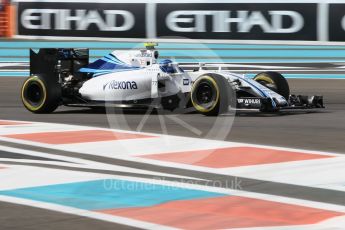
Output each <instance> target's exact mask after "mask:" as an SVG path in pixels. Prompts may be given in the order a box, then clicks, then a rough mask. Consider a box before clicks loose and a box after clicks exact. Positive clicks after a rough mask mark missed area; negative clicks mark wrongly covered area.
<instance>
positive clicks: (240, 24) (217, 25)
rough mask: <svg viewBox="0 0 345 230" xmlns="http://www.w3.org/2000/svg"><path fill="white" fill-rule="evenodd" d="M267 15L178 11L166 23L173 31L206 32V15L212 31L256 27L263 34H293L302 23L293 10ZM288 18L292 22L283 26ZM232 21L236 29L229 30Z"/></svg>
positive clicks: (239, 30)
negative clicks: (209, 20)
mask: <svg viewBox="0 0 345 230" xmlns="http://www.w3.org/2000/svg"><path fill="white" fill-rule="evenodd" d="M268 15H269V17H265V15H264V13H263V12H260V11H248V10H239V11H226V10H188V11H187V10H178V11H172V12H171V13H169V14H168V16H167V18H166V25H167V26H168V28H169V29H170V30H172V31H175V32H198V33H202V32H208V28H207V27H208V25H207V18H212V23H211V24H210V26H211V27H212V31H211V32H215V33H229V32H238V33H249V32H250V31H251V30H252V29H253V28H254V27H259V28H261V30H262V31H263V32H264V33H296V32H298V31H300V30H301V29H302V28H303V26H304V19H303V16H302V15H301V14H300V13H299V12H296V11H289V10H271V11H268ZM287 19H289V20H290V21H291V25H289V26H286V25H284V23H283V21H284V20H287ZM231 24H236V27H237V31H231Z"/></svg>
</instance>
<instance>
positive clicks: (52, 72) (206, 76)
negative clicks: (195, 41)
mask: <svg viewBox="0 0 345 230" xmlns="http://www.w3.org/2000/svg"><path fill="white" fill-rule="evenodd" d="M154 46H155V44H151V43H150V44H147V46H146V49H142V50H128V51H114V52H112V53H110V54H109V55H107V56H105V57H103V58H101V59H99V60H96V61H95V62H93V63H91V64H89V50H88V49H74V48H58V49H56V48H44V49H40V50H39V51H38V52H34V51H33V50H30V77H29V78H28V79H27V80H26V81H25V82H24V84H23V87H22V90H21V98H22V101H23V104H24V106H25V107H26V108H27V109H28V110H29V111H31V112H33V113H51V112H53V111H54V110H55V109H56V108H57V107H58V106H60V105H65V106H74V107H90V108H93V107H99V106H102V107H106V106H114V107H135V108H138V107H139V108H140V107H146V108H147V107H152V106H153V107H155V108H157V109H165V110H170V111H173V110H176V109H186V108H191V109H193V110H195V111H197V112H200V113H202V114H205V115H218V114H221V113H225V112H227V111H228V110H229V109H235V110H236V109H256V110H260V111H263V112H275V111H279V110H283V109H305V108H323V98H322V96H311V97H308V96H300V95H299V96H294V95H290V90H289V85H288V82H287V81H286V79H285V78H284V77H283V76H282V75H281V74H279V73H277V72H264V73H260V74H258V75H257V76H256V77H254V79H251V78H247V77H245V76H243V75H239V74H235V73H231V72H229V71H225V70H222V66H221V65H218V66H217V69H216V70H210V67H215V65H212V64H200V65H199V67H198V69H194V70H193V71H186V70H184V69H183V68H181V66H179V65H178V64H177V63H175V62H172V61H171V60H161V61H158V58H159V52H158V51H157V50H156V49H155V48H154Z"/></svg>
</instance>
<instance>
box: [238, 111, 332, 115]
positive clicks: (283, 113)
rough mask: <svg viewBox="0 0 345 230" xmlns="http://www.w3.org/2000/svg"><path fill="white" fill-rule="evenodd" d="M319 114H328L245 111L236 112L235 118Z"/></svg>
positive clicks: (318, 112)
mask: <svg viewBox="0 0 345 230" xmlns="http://www.w3.org/2000/svg"><path fill="white" fill-rule="evenodd" d="M320 113H330V112H329V111H315V110H314V111H311V110H307V111H306V110H301V111H280V112H274V113H273V112H272V113H268V112H247V111H237V112H236V116H238V117H282V116H298V115H306V114H320Z"/></svg>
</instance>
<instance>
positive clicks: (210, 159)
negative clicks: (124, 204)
mask: <svg viewBox="0 0 345 230" xmlns="http://www.w3.org/2000/svg"><path fill="white" fill-rule="evenodd" d="M141 157H144V158H150V159H155V160H160V161H170V162H176V163H182V164H190V165H197V166H205V167H210V168H227V167H238V166H247V165H259V164H271V163H281V162H289V161H301V160H312V159H321V158H329V157H333V156H327V155H320V154H307V153H302V152H292V151H283V150H278V149H267V148H255V147H231V148H221V149H210V150H198V151H188V152H176V153H163V154H153V155H145V156H141Z"/></svg>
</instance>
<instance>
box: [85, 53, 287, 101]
mask: <svg viewBox="0 0 345 230" xmlns="http://www.w3.org/2000/svg"><path fill="white" fill-rule="evenodd" d="M112 54H113V55H114V56H116V58H117V59H118V60H119V61H121V62H122V63H125V64H126V65H129V66H133V67H136V68H133V69H130V70H126V71H114V72H111V73H107V74H103V75H99V76H97V77H94V78H92V79H90V80H88V81H86V82H85V83H84V84H83V86H82V87H81V88H80V90H79V92H80V94H81V95H82V97H83V98H86V99H88V100H92V101H130V100H142V99H150V98H158V97H165V96H170V95H175V94H177V93H179V92H182V93H188V92H190V91H191V89H192V84H193V82H194V81H195V80H196V79H197V78H198V77H200V76H202V75H205V74H210V73H216V74H219V75H221V76H223V77H224V78H226V79H227V80H228V82H229V84H232V85H233V87H235V88H236V87H237V86H236V83H235V82H236V81H240V83H241V86H247V87H250V88H251V89H252V90H253V91H254V92H255V93H256V94H257V96H258V97H270V98H272V99H273V98H275V101H276V102H278V103H279V104H280V105H284V104H287V101H286V100H285V98H284V97H283V96H281V95H279V94H277V93H275V92H274V91H272V90H270V89H268V88H266V87H264V86H262V85H261V84H259V83H258V82H256V81H254V80H252V79H250V78H247V77H245V76H243V75H239V74H234V73H230V72H228V71H223V70H222V68H221V66H219V65H218V67H219V69H218V70H214V71H210V70H206V69H205V66H207V65H200V67H199V70H198V71H195V72H184V71H180V69H179V68H178V65H177V64H176V63H174V64H173V65H174V66H175V67H176V69H177V72H176V73H173V74H171V73H166V72H164V71H163V70H162V69H161V68H160V64H157V58H158V51H156V50H140V51H139V50H134V51H114V52H113V53H112ZM209 66H211V65H209ZM158 82H160V83H163V82H164V84H165V87H164V88H163V89H162V88H159V87H158V85H159V84H158ZM273 103H274V102H273Z"/></svg>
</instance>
